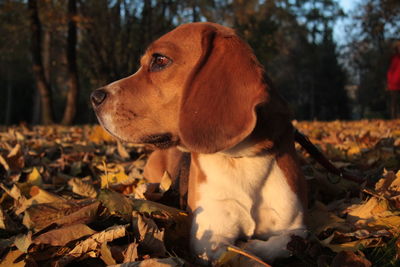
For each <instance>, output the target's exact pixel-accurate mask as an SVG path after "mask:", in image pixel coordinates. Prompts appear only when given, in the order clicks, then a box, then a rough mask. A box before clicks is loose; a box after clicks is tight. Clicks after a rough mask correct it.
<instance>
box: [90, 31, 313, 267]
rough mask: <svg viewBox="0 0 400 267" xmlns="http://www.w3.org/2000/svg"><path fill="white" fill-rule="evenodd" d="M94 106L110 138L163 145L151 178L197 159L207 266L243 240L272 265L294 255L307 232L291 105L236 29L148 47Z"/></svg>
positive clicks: (195, 200)
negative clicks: (296, 240) (294, 244)
mask: <svg viewBox="0 0 400 267" xmlns="http://www.w3.org/2000/svg"><path fill="white" fill-rule="evenodd" d="M160 55H161V56H160ZM154 64H156V65H154ZM92 102H93V106H94V109H95V111H96V114H97V117H98V119H99V121H100V122H101V124H102V125H103V127H104V128H105V129H107V130H108V131H109V132H110V133H111V134H113V135H114V136H116V137H117V138H119V139H121V140H123V141H128V142H134V143H143V144H152V145H154V146H156V147H158V148H161V149H162V150H158V151H155V152H153V154H152V155H151V156H150V158H149V161H148V163H147V166H146V170H145V176H146V177H147V178H148V179H149V180H150V181H159V179H160V178H161V176H162V174H163V173H164V171H165V170H168V171H169V172H170V173H173V172H174V170H175V169H176V164H178V162H179V160H178V159H179V157H180V154H181V153H182V152H181V151H187V152H190V153H191V158H192V160H191V165H190V174H189V185H188V207H189V210H190V211H191V213H192V215H193V220H192V227H191V233H190V239H191V241H190V243H191V249H192V251H193V252H194V253H195V254H196V255H198V256H199V258H201V259H202V260H204V261H208V262H213V261H215V260H216V259H218V257H219V256H220V254H221V251H223V249H224V246H226V245H234V244H237V242H238V241H239V240H242V241H243V242H241V246H242V247H244V248H245V249H246V250H248V251H250V252H252V253H254V254H255V255H257V256H259V257H260V258H262V259H264V260H266V261H269V262H270V261H273V260H274V259H276V258H279V257H286V256H289V251H288V250H287V248H286V246H287V243H288V242H289V241H290V239H291V236H292V235H298V236H302V237H304V236H305V235H306V227H305V224H304V218H303V217H304V212H305V209H306V201H307V200H306V187H305V180H304V178H303V176H302V174H301V171H300V167H299V163H298V160H297V156H296V151H295V148H294V141H293V126H292V124H291V122H290V113H289V111H288V107H287V105H286V103H285V102H284V101H283V100H282V99H281V98H280V96H279V95H278V94H277V93H276V91H275V90H274V89H273V88H272V85H271V83H270V81H269V80H268V79H267V78H265V74H264V70H263V68H262V66H261V65H260V64H259V63H258V61H257V59H256V58H255V56H254V54H253V52H252V50H251V48H250V47H249V46H248V45H247V44H246V43H245V42H244V41H242V40H241V39H240V38H239V37H238V36H237V35H236V34H235V32H234V31H233V30H232V29H230V28H227V27H223V26H221V25H218V24H214V23H190V24H185V25H182V26H179V27H177V28H176V29H174V30H173V31H171V32H169V33H167V34H166V35H164V36H162V37H161V38H159V39H158V40H156V41H155V42H153V43H152V44H151V45H150V46H149V48H148V49H147V51H146V52H145V54H144V55H143V57H142V59H141V67H140V68H139V70H138V71H137V72H136V73H135V74H133V75H131V76H129V77H127V78H124V79H121V80H119V81H116V82H113V83H111V84H109V85H107V86H105V87H103V88H101V89H98V90H96V91H95V92H94V93H93V94H92Z"/></svg>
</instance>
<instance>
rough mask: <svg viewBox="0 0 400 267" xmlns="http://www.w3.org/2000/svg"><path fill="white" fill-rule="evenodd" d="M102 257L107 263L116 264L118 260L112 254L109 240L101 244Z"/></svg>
mask: <svg viewBox="0 0 400 267" xmlns="http://www.w3.org/2000/svg"><path fill="white" fill-rule="evenodd" d="M100 258H101V259H102V260H103V261H104V263H105V264H107V265H115V264H116V263H117V262H116V261H115V259H114V258H113V256H112V254H111V250H110V248H109V247H108V245H107V242H104V243H103V244H101V248H100Z"/></svg>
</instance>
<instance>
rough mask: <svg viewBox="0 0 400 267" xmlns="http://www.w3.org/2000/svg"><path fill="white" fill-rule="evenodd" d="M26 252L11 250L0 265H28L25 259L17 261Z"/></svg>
mask: <svg viewBox="0 0 400 267" xmlns="http://www.w3.org/2000/svg"><path fill="white" fill-rule="evenodd" d="M22 254H24V252H22V251H19V250H11V251H10V252H8V253H7V255H6V256H5V257H4V258H3V260H2V261H1V262H0V267H10V266H12V267H24V266H26V261H25V260H20V261H18V262H16V260H17V259H18V258H20V257H21V256H22Z"/></svg>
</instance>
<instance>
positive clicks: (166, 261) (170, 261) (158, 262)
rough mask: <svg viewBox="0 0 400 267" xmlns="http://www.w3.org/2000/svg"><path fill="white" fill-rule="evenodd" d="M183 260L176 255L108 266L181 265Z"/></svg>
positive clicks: (151, 266)
mask: <svg viewBox="0 0 400 267" xmlns="http://www.w3.org/2000/svg"><path fill="white" fill-rule="evenodd" d="M184 265H185V262H184V261H183V260H182V259H180V258H177V257H172V258H165V259H147V260H143V261H136V262H127V263H122V264H117V265H112V266H109V267H182V266H184Z"/></svg>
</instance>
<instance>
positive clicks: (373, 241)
mask: <svg viewBox="0 0 400 267" xmlns="http://www.w3.org/2000/svg"><path fill="white" fill-rule="evenodd" d="M324 245H325V246H327V247H329V248H330V249H332V250H333V251H334V252H340V251H344V250H346V251H347V250H348V251H357V250H359V249H361V248H369V247H379V246H382V245H384V242H383V240H382V238H379V237H374V238H366V239H360V240H356V241H351V242H346V243H341V244H324Z"/></svg>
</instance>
